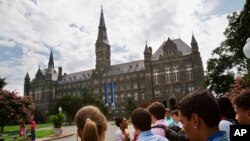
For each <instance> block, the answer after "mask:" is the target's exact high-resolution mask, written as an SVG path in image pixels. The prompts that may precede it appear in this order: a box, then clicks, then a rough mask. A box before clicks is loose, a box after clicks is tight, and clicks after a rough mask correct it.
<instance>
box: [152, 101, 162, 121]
mask: <svg viewBox="0 0 250 141" xmlns="http://www.w3.org/2000/svg"><path fill="white" fill-rule="evenodd" d="M148 111H149V112H150V114H152V115H153V116H155V118H156V119H157V120H159V119H164V118H165V107H164V105H163V104H161V103H160V102H154V103H152V104H150V105H149V106H148Z"/></svg>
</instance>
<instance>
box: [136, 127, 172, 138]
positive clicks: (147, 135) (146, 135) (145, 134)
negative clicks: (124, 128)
mask: <svg viewBox="0 0 250 141" xmlns="http://www.w3.org/2000/svg"><path fill="white" fill-rule="evenodd" d="M137 141H168V139H167V138H165V137H162V136H160V135H156V134H153V133H152V132H151V130H147V131H144V132H141V133H140V136H139V138H138V140H137Z"/></svg>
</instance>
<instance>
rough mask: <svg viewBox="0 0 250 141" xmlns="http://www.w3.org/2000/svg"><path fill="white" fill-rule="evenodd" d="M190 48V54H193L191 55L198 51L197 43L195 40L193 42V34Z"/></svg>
mask: <svg viewBox="0 0 250 141" xmlns="http://www.w3.org/2000/svg"><path fill="white" fill-rule="evenodd" d="M191 47H192V52H193V53H195V52H198V51H199V47H198V43H197V42H196V40H195V37H194V34H192V39H191Z"/></svg>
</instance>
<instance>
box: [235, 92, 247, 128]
mask: <svg viewBox="0 0 250 141" xmlns="http://www.w3.org/2000/svg"><path fill="white" fill-rule="evenodd" d="M234 110H235V112H236V120H237V121H238V122H239V123H240V124H248V125H249V124H250V89H247V90H245V91H243V92H242V93H241V94H240V95H239V96H237V97H236V98H235V100H234Z"/></svg>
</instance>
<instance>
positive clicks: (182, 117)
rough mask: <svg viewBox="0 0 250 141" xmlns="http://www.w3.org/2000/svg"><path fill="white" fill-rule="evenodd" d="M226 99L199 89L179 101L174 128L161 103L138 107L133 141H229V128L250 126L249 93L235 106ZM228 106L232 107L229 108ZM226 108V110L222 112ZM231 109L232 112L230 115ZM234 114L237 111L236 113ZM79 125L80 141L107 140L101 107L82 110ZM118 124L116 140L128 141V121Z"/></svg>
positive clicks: (234, 103) (78, 116)
mask: <svg viewBox="0 0 250 141" xmlns="http://www.w3.org/2000/svg"><path fill="white" fill-rule="evenodd" d="M225 99H226V98H220V99H217V100H216V99H215V97H214V96H213V95H212V94H211V93H209V92H208V91H206V90H197V91H194V92H193V93H191V94H188V95H186V96H185V97H183V98H182V99H181V100H180V101H179V103H178V111H177V112H176V111H175V112H172V115H176V113H177V115H176V117H178V118H177V119H178V120H177V121H175V122H176V123H175V124H174V125H171V121H170V123H168V122H169V116H168V114H169V111H168V109H167V110H166V109H165V107H164V106H163V105H162V104H161V103H159V102H154V103H152V104H150V105H149V106H148V108H136V109H135V110H134V111H133V112H132V115H131V121H132V124H133V127H134V129H135V136H134V138H133V139H132V140H134V141H135V140H137V141H168V140H169V141H172V140H173V139H177V140H180V141H187V140H190V141H228V140H229V132H228V130H229V128H230V125H232V124H237V122H238V123H239V124H247V125H250V102H249V101H250V90H246V91H245V92H244V93H243V94H239V96H238V97H237V98H236V99H235V100H234V101H233V106H232V103H231V102H230V100H228V99H226V100H225ZM225 101H227V102H225ZM228 102H229V103H228ZM225 103H227V104H229V105H227V106H226V104H225ZM223 106H224V108H225V109H223ZM228 109H231V111H230V112H228V111H229V110H228ZM232 111H235V113H234V112H232ZM174 113H175V114H174ZM165 115H166V118H165ZM235 115H236V116H235ZM172 117H174V116H172ZM235 117H236V118H235ZM173 119H175V118H173ZM172 122H173V121H172ZM76 124H77V131H78V136H79V137H80V138H81V141H89V140H91V141H104V140H105V132H106V130H107V120H106V118H105V116H104V115H103V114H102V113H101V112H100V110H99V109H98V108H96V107H94V106H85V107H83V108H81V109H80V110H79V111H78V112H77V114H76ZM116 125H117V126H118V127H119V128H120V129H119V130H118V131H117V132H116V139H117V140H118V139H120V140H121V141H129V140H130V136H129V132H128V130H127V127H128V122H127V120H126V119H125V118H117V120H116ZM228 125H229V126H228ZM171 127H179V129H181V130H179V131H176V130H175V129H173V128H172V129H171ZM170 129H171V130H170ZM172 130H175V131H174V132H175V133H177V132H178V133H177V134H173V135H172V136H170V135H169V134H170V132H167V131H172ZM171 134H172V133H171ZM173 136H174V137H173ZM172 137H173V138H172Z"/></svg>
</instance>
